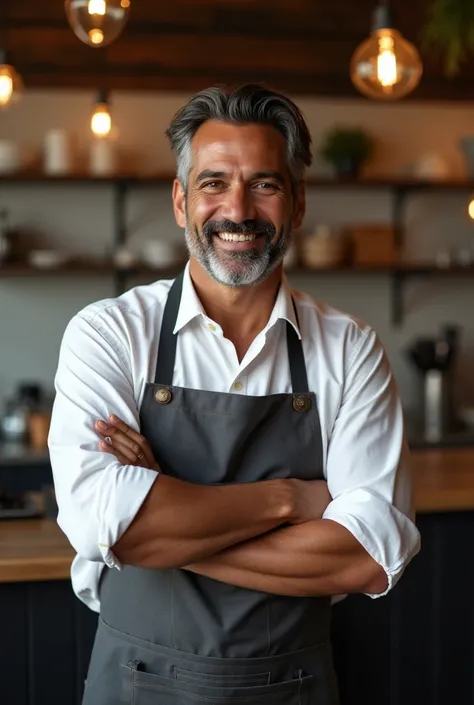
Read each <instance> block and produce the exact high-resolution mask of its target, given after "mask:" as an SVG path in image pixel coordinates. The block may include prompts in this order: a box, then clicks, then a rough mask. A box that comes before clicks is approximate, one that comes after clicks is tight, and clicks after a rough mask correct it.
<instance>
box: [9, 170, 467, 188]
mask: <svg viewBox="0 0 474 705" xmlns="http://www.w3.org/2000/svg"><path fill="white" fill-rule="evenodd" d="M174 178H175V175H174V174H173V173H149V174H140V173H118V174H114V175H110V176H94V175H91V174H87V173H75V174H66V175H64V176H50V175H48V174H44V173H42V172H41V171H31V170H28V171H19V172H16V173H12V174H0V183H4V184H8V183H23V184H27V183H31V184H35V183H44V184H122V185H125V186H127V185H130V186H132V185H134V184H135V185H137V186H138V185H145V186H146V185H154V184H164V185H166V184H169V185H170V184H171V183H172V181H173V179H174ZM306 184H307V186H308V187H311V188H327V189H331V188H335V189H361V190H362V189H388V190H398V191H424V190H427V191H470V190H472V191H474V179H451V180H443V181H424V180H421V179H410V178H405V179H402V178H388V177H380V178H375V177H371V178H367V179H366V178H361V179H336V178H331V177H318V176H308V177H307V179H306Z"/></svg>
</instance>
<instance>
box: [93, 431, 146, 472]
mask: <svg viewBox="0 0 474 705" xmlns="http://www.w3.org/2000/svg"><path fill="white" fill-rule="evenodd" d="M100 449H101V450H103V451H105V452H109V453H112V454H113V455H115V457H116V458H117V459H118V460H120V462H121V463H122V464H125V465H137V466H140V467H148V461H147V459H146V458H145V456H144V455H142V457H140V458H139V457H138V455H137V453H136V452H135V451H134V450H133V449H132V448H130V447H129V446H128V445H126V443H124V442H123V441H122V440H121V438H119V437H118V436H116V437H114V438H112V437H111V438H110V443H107V442H106V441H101V442H100ZM119 455H120V456H121V457H120V458H119V457H118V456H119Z"/></svg>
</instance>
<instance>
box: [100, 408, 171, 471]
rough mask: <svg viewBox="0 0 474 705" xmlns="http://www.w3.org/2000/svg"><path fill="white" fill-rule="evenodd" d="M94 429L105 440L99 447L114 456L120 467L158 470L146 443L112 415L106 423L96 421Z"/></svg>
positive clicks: (139, 435) (123, 422)
mask: <svg viewBox="0 0 474 705" xmlns="http://www.w3.org/2000/svg"><path fill="white" fill-rule="evenodd" d="M95 428H96V430H97V432H98V433H99V434H100V435H101V436H103V438H104V439H105V440H103V441H101V442H100V444H99V447H100V449H101V450H102V451H105V452H106V453H111V454H112V455H115V457H116V458H117V460H118V461H119V463H122V465H137V466H139V467H142V468H148V469H149V470H159V469H160V467H159V465H158V463H157V462H156V460H155V458H154V456H153V453H152V451H151V448H150V446H149V445H148V441H147V440H146V438H145V437H144V436H142V435H141V434H140V433H137V431H134V430H133V428H132V427H131V426H129V425H128V424H126V423H125V421H122V420H121V419H119V418H118V416H115V414H112V416H110V417H109V421H108V423H107V422H106V421H103V420H99V421H96V424H95Z"/></svg>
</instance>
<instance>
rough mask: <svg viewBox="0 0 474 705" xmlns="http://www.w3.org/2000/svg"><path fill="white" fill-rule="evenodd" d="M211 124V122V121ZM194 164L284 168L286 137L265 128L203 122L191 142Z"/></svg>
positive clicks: (270, 128) (264, 126)
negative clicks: (240, 164) (239, 164)
mask: <svg viewBox="0 0 474 705" xmlns="http://www.w3.org/2000/svg"><path fill="white" fill-rule="evenodd" d="M209 123H211V121H209ZM192 151H193V162H194V164H197V163H201V162H204V161H206V162H207V161H212V162H213V164H214V163H215V164H216V168H217V165H218V164H220V165H221V167H224V166H225V165H226V164H227V165H228V166H230V167H231V166H232V164H235V163H237V162H241V163H247V164H248V165H249V166H250V165H251V164H252V163H253V164H254V165H255V168H259V169H275V168H276V167H280V168H281V167H283V166H284V163H285V161H286V149H285V142H284V139H283V136H282V135H280V134H279V133H278V132H277V131H276V130H275V129H274V128H272V127H271V126H266V125H263V126H262V125H253V124H251V125H242V126H241V125H228V124H226V123H214V124H208V123H204V125H202V126H201V127H200V128H199V130H198V131H197V132H196V134H195V136H194V138H193V141H192Z"/></svg>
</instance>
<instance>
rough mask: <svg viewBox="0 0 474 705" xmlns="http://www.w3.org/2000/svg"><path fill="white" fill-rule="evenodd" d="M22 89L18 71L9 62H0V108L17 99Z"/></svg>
mask: <svg viewBox="0 0 474 705" xmlns="http://www.w3.org/2000/svg"><path fill="white" fill-rule="evenodd" d="M22 90H23V82H22V80H21V78H20V75H19V74H18V72H17V71H16V70H15V69H14V67H13V66H10V64H0V108H6V107H7V106H8V105H10V104H11V103H13V102H14V101H15V100H17V99H18V98H19V97H20V95H21V91H22Z"/></svg>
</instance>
